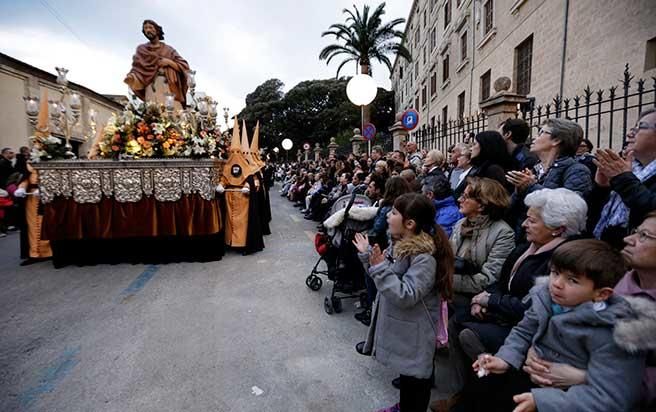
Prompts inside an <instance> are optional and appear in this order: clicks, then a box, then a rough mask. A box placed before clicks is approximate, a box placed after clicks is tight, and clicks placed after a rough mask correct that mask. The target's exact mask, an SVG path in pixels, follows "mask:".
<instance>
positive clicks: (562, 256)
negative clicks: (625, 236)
mask: <svg viewBox="0 0 656 412" xmlns="http://www.w3.org/2000/svg"><path fill="white" fill-rule="evenodd" d="M551 267H552V268H553V269H556V270H558V271H561V270H566V271H569V272H572V273H574V274H576V275H583V276H585V277H587V278H588V279H590V280H592V282H593V283H594V287H595V289H601V288H613V287H615V285H616V284H617V282H618V281H619V280H620V278H621V277H622V276H624V272H625V271H626V266H625V265H624V260H623V259H622V255H620V253H619V252H618V251H617V250H615V249H613V248H612V247H611V246H610V245H609V244H608V243H606V242H603V241H601V240H596V239H580V240H572V241H570V242H566V243H563V244H562V245H560V246H559V247H558V248H557V249H556V250H555V251H554V253H553V255H552V257H551Z"/></svg>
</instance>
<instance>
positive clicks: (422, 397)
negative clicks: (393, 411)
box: [400, 375, 433, 412]
mask: <svg viewBox="0 0 656 412" xmlns="http://www.w3.org/2000/svg"><path fill="white" fill-rule="evenodd" d="M432 386H433V380H432V379H431V378H428V379H419V378H414V377H412V376H406V375H401V404H400V406H401V411H402V412H426V409H427V408H428V403H429V402H430V395H431V387H432Z"/></svg>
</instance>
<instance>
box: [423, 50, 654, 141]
mask: <svg viewBox="0 0 656 412" xmlns="http://www.w3.org/2000/svg"><path fill="white" fill-rule="evenodd" d="M634 78H635V76H634V75H633V74H631V72H630V70H629V65H628V63H627V64H626V66H625V68H624V73H623V78H622V79H621V80H620V84H619V85H616V86H612V87H610V88H608V89H606V90H602V89H599V90H592V89H591V88H590V86H586V87H585V89H584V90H583V94H582V95H577V96H574V97H571V98H570V97H566V98H563V97H561V96H559V95H556V97H554V98H553V99H552V100H551V102H549V103H546V104H541V105H536V104H535V101H534V100H533V99H531V100H530V101H529V103H528V104H526V105H522V106H520V108H519V110H518V112H517V117H521V118H523V119H525V120H526V122H527V123H528V124H529V126H531V130H532V131H533V132H535V131H537V127H539V126H540V124H541V123H542V122H543V121H544V120H545V119H547V118H550V117H565V118H568V119H571V120H574V121H576V122H578V123H579V124H580V125H581V127H582V128H583V131H584V133H585V137H586V138H587V139H589V140H590V141H591V142H592V143H593V144H595V146H596V147H598V148H599V147H604V148H611V149H616V150H619V149H621V148H622V147H623V146H624V143H625V142H626V134H627V132H628V129H629V128H631V127H632V126H633V125H634V124H635V122H636V121H637V120H638V116H639V114H640V112H642V111H643V110H645V109H647V108H651V107H656V77H651V79H647V80H645V79H638V80H636V81H634ZM487 126H488V125H487V118H486V116H485V115H484V114H482V113H481V114H476V115H474V116H472V117H469V118H463V119H459V120H449V121H446V122H440V121H439V120H438V122H437V124H436V125H435V126H433V127H424V128H422V129H421V130H419V131H417V132H415V133H413V137H414V140H415V141H416V142H417V145H418V146H419V147H420V148H422V149H426V150H430V149H439V150H441V151H442V152H446V150H447V149H448V147H449V146H450V145H452V144H454V143H459V142H461V141H463V140H464V137H465V136H466V135H467V134H469V133H472V132H473V133H478V132H479V131H482V130H485V129H486V128H487Z"/></svg>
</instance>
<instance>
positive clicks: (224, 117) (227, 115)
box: [223, 107, 230, 130]
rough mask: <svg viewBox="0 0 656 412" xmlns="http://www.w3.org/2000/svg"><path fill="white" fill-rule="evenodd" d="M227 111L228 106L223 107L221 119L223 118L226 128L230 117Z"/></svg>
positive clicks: (228, 109)
mask: <svg viewBox="0 0 656 412" xmlns="http://www.w3.org/2000/svg"><path fill="white" fill-rule="evenodd" d="M229 112H230V108H229V107H224V108H223V119H224V120H225V125H226V130H227V129H228V117H230V115H229V114H228V113H229Z"/></svg>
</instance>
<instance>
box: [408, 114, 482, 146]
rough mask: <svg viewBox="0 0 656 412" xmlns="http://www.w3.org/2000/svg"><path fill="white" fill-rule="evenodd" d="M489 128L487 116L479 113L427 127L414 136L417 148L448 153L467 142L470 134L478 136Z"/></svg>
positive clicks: (438, 120) (438, 122)
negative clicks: (450, 149)
mask: <svg viewBox="0 0 656 412" xmlns="http://www.w3.org/2000/svg"><path fill="white" fill-rule="evenodd" d="M486 128H487V116H485V114H484V113H477V114H475V115H473V116H470V117H464V118H462V119H459V120H448V121H444V122H443V121H441V119H439V118H438V119H437V123H435V125H432V126H428V127H426V126H425V125H424V126H423V127H422V128H421V129H419V130H418V131H416V132H414V133H413V134H412V137H413V139H412V140H414V141H415V142H417V147H419V148H420V149H425V150H432V149H438V150H440V151H441V152H442V153H446V151H447V149H448V148H449V146H451V145H453V144H456V143H460V142H462V141H464V140H465V138H466V137H467V136H469V134H470V133H473V134H476V133H478V132H482V131H483V130H485V129H486Z"/></svg>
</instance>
